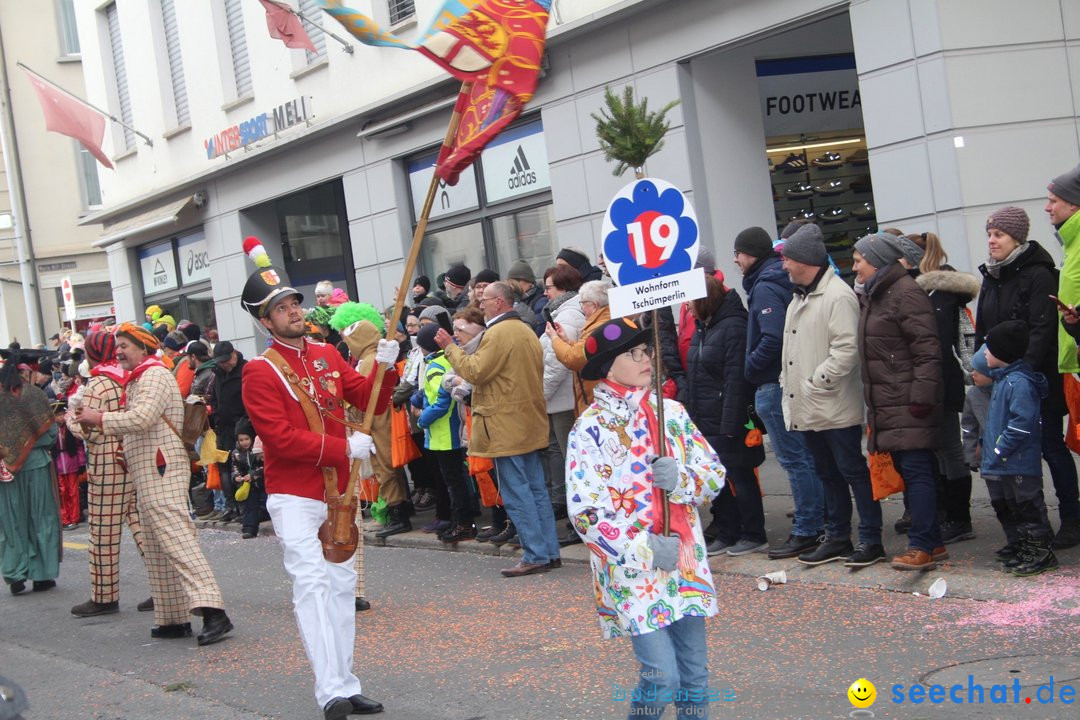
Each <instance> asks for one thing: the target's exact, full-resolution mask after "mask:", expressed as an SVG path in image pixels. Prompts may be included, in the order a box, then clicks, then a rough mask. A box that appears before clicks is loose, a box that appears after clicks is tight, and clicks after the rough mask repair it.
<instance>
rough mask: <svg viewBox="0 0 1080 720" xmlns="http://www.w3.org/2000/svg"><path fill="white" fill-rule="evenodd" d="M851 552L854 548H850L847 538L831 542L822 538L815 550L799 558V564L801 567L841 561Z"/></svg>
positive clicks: (849, 541) (826, 538)
mask: <svg viewBox="0 0 1080 720" xmlns="http://www.w3.org/2000/svg"><path fill="white" fill-rule="evenodd" d="M853 552H855V548H853V547H852V546H851V540H849V539H847V538H838V539H836V540H833V539H831V538H829V537H823V538H822V540H821V542H820V543H819V544H818V546H817V547H816V548H815V549H813V550H810V551H809V552H804V553H803V554H802V555H800V556H799V562H801V563H802V564H803V565H821V564H823V563H827V562H832V561H833V560H843V559H845V558H847V556H848V555H851V554H852V553H853Z"/></svg>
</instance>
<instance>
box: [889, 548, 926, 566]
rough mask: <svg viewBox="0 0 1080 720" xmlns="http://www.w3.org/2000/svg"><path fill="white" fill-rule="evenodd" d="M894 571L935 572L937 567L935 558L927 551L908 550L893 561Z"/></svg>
mask: <svg viewBox="0 0 1080 720" xmlns="http://www.w3.org/2000/svg"><path fill="white" fill-rule="evenodd" d="M892 567H893V569H894V570H933V569H934V568H936V567H937V563H936V562H934V558H933V556H932V555H931V554H930V553H928V552H926V551H925V550H920V549H918V548H908V549H907V552H905V553H904V554H903V555H897V556H896V557H894V558H893V559H892Z"/></svg>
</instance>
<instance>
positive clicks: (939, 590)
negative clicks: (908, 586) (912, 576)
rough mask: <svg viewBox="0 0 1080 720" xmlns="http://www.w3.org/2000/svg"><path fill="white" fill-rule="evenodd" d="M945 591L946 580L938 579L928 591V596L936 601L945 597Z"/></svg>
mask: <svg viewBox="0 0 1080 720" xmlns="http://www.w3.org/2000/svg"><path fill="white" fill-rule="evenodd" d="M945 590H946V588H945V578H938V579H937V580H935V581H934V582H933V583H931V584H930V589H929V590H927V591H926V594H927V595H928V596H929V597H931V598H933V599H934V600H937V599H939V598H943V597H945Z"/></svg>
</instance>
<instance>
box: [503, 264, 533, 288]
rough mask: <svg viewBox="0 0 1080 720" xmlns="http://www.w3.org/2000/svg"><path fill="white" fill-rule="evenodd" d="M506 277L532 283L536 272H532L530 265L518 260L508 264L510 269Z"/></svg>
mask: <svg viewBox="0 0 1080 720" xmlns="http://www.w3.org/2000/svg"><path fill="white" fill-rule="evenodd" d="M506 279H507V280H524V281H525V282H531V283H534V282H536V273H534V272H533V269H532V265H529V263H527V262H525V261H524V260H518V261H517V262H516V263H514V264H513V265H511V266H510V271H509V272H508V273H506Z"/></svg>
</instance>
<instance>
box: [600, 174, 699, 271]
mask: <svg viewBox="0 0 1080 720" xmlns="http://www.w3.org/2000/svg"><path fill="white" fill-rule="evenodd" d="M602 232H603V237H604V262H605V264H606V265H607V268H608V272H609V273H611V277H612V278H613V279H614V280H615V282H616V284H618V285H632V284H634V283H638V282H644V281H647V280H653V279H655V278H658V277H663V276H665V275H674V274H676V273H681V272H686V271H687V270H691V269H692V268H693V267H694V262H695V261H696V260H697V253H698V247H699V246H700V241H699V240H700V239H699V237H698V227H697V217H696V216H695V215H694V209H693V208H692V207H690V203H689V202H687V201H686V198H684V197H683V194H682V193H681V192H680V191H679V189H678V188H677V187H675V186H674V185H672V184H671V183H669V182H666V181H664V180H657V179H655V178H645V179H643V180H636V181H635V182H633V183H631V184H630V185H627V186H626V187H624V188H623V189H622V190H620V191H619V194H618V195H616V196H615V199H614V200H612V202H611V205H610V206H608V211H607V214H606V215H605V216H604V226H603V230H602Z"/></svg>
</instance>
